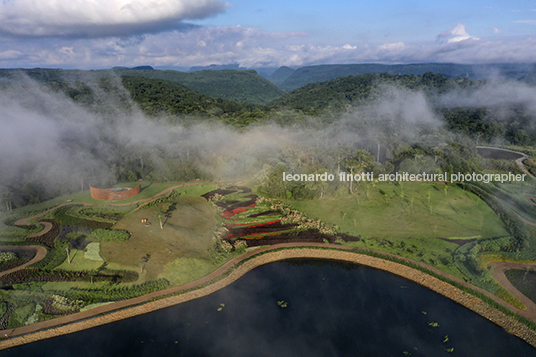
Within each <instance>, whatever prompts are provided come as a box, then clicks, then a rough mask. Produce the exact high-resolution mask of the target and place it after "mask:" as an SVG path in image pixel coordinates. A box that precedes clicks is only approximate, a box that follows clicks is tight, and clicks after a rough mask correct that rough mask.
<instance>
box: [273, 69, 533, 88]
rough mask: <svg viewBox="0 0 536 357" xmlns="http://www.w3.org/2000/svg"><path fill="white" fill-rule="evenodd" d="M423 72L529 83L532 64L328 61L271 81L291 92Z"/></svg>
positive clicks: (421, 73)
mask: <svg viewBox="0 0 536 357" xmlns="http://www.w3.org/2000/svg"><path fill="white" fill-rule="evenodd" d="M281 68H284V67H281ZM287 68H288V67H287ZM278 71H279V70H277V71H276V72H275V73H274V75H275V74H276V73H278ZM426 72H434V73H438V74H442V75H443V76H445V77H447V78H458V77H463V78H469V79H484V78H489V77H490V76H497V75H498V76H502V77H504V78H506V79H514V80H527V81H530V82H532V80H533V78H534V72H536V64H485V65H469V64H452V63H417V64H396V65H387V64H378V63H363V64H330V65H317V66H306V67H301V68H298V69H297V70H295V71H294V72H292V73H290V75H288V76H287V78H285V79H284V80H283V81H280V78H281V77H276V78H275V82H273V83H274V84H276V85H277V86H278V87H279V88H281V89H283V90H285V91H292V90H294V89H296V88H300V87H302V86H304V85H306V84H309V83H317V82H325V81H329V80H331V79H335V78H338V77H344V76H358V75H363V74H369V73H388V74H396V75H404V74H407V75H420V76H422V75H423V74H425V73H426ZM285 73H289V71H288V70H286V69H285ZM274 75H272V76H274ZM270 79H271V77H270Z"/></svg>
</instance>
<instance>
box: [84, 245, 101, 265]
mask: <svg viewBox="0 0 536 357" xmlns="http://www.w3.org/2000/svg"><path fill="white" fill-rule="evenodd" d="M84 258H85V259H88V260H95V261H100V262H102V261H104V259H102V257H101V256H100V243H89V244H88V245H87V247H86V253H85V254H84Z"/></svg>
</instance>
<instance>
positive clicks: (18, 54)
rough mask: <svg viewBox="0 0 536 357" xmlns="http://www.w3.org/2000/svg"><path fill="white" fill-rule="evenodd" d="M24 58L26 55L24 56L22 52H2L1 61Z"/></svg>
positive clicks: (0, 54) (0, 53)
mask: <svg viewBox="0 0 536 357" xmlns="http://www.w3.org/2000/svg"><path fill="white" fill-rule="evenodd" d="M23 56H24V55H23V54H22V52H19V51H14V50H8V51H4V52H0V60H14V59H19V58H21V57H23Z"/></svg>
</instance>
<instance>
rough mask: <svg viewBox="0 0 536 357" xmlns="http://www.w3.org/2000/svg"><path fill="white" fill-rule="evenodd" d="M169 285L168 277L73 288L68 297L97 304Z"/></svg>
mask: <svg viewBox="0 0 536 357" xmlns="http://www.w3.org/2000/svg"><path fill="white" fill-rule="evenodd" d="M168 286H169V281H167V280H166V279H159V280H154V281H149V282H146V283H143V284H139V285H133V286H124V287H118V288H110V289H102V288H100V289H97V288H96V289H79V288H73V289H70V290H69V291H68V292H67V297H68V298H69V299H71V300H83V301H84V302H85V303H86V304H96V303H100V302H106V301H116V300H124V299H130V298H133V297H137V296H141V295H145V294H149V293H152V292H154V291H158V290H163V289H165V288H167V287H168ZM62 293H65V292H62Z"/></svg>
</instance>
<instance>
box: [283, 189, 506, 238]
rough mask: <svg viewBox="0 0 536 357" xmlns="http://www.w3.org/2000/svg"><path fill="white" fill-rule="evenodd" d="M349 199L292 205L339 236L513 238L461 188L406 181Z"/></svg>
mask: <svg viewBox="0 0 536 357" xmlns="http://www.w3.org/2000/svg"><path fill="white" fill-rule="evenodd" d="M368 196H369V197H368V198H367V193H366V188H365V187H364V186H363V187H361V189H360V190H358V191H357V193H356V192H354V195H347V196H344V197H336V198H324V199H316V200H309V201H293V200H287V201H286V203H288V204H290V205H291V206H292V207H293V208H295V209H297V210H300V211H303V212H305V213H306V214H308V215H309V216H311V217H313V218H317V219H321V220H322V221H324V222H325V223H327V224H330V225H335V226H338V227H340V229H339V231H340V232H344V233H347V234H351V235H356V236H361V237H364V238H371V237H382V238H410V237H413V238H416V237H421V238H449V237H456V238H458V239H459V238H460V237H475V236H481V237H482V238H492V237H501V236H507V235H508V232H507V231H506V230H505V227H504V225H503V223H502V221H501V220H500V219H499V218H498V217H497V215H496V214H495V213H494V212H493V211H492V210H491V208H489V207H488V206H487V205H486V204H485V203H484V202H483V201H482V200H480V199H479V198H478V197H477V196H475V195H474V194H472V193H469V192H466V191H464V190H462V189H461V188H459V187H457V186H454V185H448V186H447V191H445V185H442V184H430V183H418V182H405V183H403V185H401V186H397V185H395V184H392V183H377V184H376V185H375V187H373V188H371V187H369V192H368Z"/></svg>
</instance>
